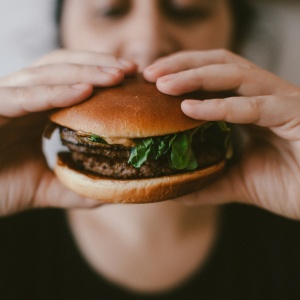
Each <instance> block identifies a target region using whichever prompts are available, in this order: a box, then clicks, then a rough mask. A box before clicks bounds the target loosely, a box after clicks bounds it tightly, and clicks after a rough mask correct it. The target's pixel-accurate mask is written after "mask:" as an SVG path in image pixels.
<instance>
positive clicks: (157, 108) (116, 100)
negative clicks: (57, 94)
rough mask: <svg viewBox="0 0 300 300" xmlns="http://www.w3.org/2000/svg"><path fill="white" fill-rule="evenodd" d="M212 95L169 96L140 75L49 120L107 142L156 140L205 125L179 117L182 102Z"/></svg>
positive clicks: (95, 93)
mask: <svg viewBox="0 0 300 300" xmlns="http://www.w3.org/2000/svg"><path fill="white" fill-rule="evenodd" d="M213 96H214V97H216V94H214V95H213V94H211V93H204V92H197V93H193V94H187V95H185V96H180V97H179V96H178V97H177V96H176V97H175V96H169V95H166V94H163V93H161V92H159V91H158V89H157V88H156V86H155V84H153V83H149V82H146V81H145V80H144V79H143V78H142V77H141V76H140V75H139V76H135V77H130V78H126V79H125V80H124V82H123V83H122V84H120V85H118V86H114V87H110V88H101V89H95V91H94V94H93V96H92V97H91V98H90V99H88V100H87V101H85V102H83V103H81V104H78V105H76V106H72V107H68V108H63V109H61V110H59V111H57V112H55V113H54V114H53V115H52V116H51V117H50V119H51V120H52V121H53V122H55V123H57V124H59V125H61V126H64V127H68V128H70V129H73V130H76V131H77V130H82V131H84V132H90V133H94V134H97V135H99V136H102V137H108V138H121V137H123V138H139V137H149V136H159V135H165V134H170V133H176V132H181V131H185V130H188V129H191V128H195V127H197V126H199V125H201V124H203V123H205V122H203V121H199V120H194V119H191V118H189V117H187V116H186V115H184V114H183V112H182V111H181V108H180V104H181V102H182V101H183V100H184V99H187V98H191V97H193V98H194V99H202V100H203V99H208V98H212V97H213Z"/></svg>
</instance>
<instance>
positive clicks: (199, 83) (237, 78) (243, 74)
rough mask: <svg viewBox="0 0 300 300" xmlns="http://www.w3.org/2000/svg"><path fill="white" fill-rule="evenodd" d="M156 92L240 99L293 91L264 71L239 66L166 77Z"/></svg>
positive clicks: (195, 70)
mask: <svg viewBox="0 0 300 300" xmlns="http://www.w3.org/2000/svg"><path fill="white" fill-rule="evenodd" d="M157 88H158V89H159V90H160V91H161V92H163V93H166V94H171V95H180V94H184V93H189V92H192V91H195V90H204V91H233V92H235V93H237V94H240V95H243V96H256V95H270V94H274V95H275V94H278V95H280V94H283V95H285V94H287V93H291V94H292V93H294V92H295V90H296V89H295V87H293V86H292V85H290V84H287V83H286V82H284V81H283V80H281V79H280V78H278V77H276V76H275V75H273V74H271V73H269V72H267V71H265V70H261V69H258V68H255V69H249V68H248V67H245V66H244V65H238V64H225V65H210V66H205V67H202V68H197V69H191V70H188V71H182V72H179V73H175V74H171V75H166V76H163V77H160V78H159V79H158V80H157Z"/></svg>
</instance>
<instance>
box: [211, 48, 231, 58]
mask: <svg viewBox="0 0 300 300" xmlns="http://www.w3.org/2000/svg"><path fill="white" fill-rule="evenodd" d="M215 52H216V55H217V56H219V57H220V58H221V59H225V58H228V57H231V56H232V53H231V52H230V51H229V50H227V49H225V48H219V49H216V50H215Z"/></svg>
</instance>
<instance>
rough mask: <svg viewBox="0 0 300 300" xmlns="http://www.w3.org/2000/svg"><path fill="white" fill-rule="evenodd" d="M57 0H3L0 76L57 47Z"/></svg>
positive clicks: (1, 9) (0, 24)
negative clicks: (55, 13)
mask: <svg viewBox="0 0 300 300" xmlns="http://www.w3.org/2000/svg"><path fill="white" fill-rule="evenodd" d="M54 3H55V0H1V1H0V16H1V17H0V77H1V76H4V75H6V74H9V73H11V72H13V71H16V70H18V69H20V68H23V67H25V66H27V65H29V64H30V63H31V62H33V61H34V60H35V59H37V58H39V57H41V56H42V55H43V54H45V53H47V52H49V51H50V50H52V49H54V48H55V43H56V29H55V24H54Z"/></svg>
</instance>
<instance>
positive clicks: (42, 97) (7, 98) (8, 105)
mask: <svg viewBox="0 0 300 300" xmlns="http://www.w3.org/2000/svg"><path fill="white" fill-rule="evenodd" d="M0 92H1V98H0V107H1V117H4V118H13V117H20V116H23V115H26V114H27V113H32V112H39V111H45V110H49V109H52V108H58V107H66V106H71V105H74V104H77V103H79V102H81V101H83V100H85V99H86V98H88V97H89V96H90V95H91V94H92V92H93V87H92V86H91V85H89V84H78V85H71V86H68V85H61V86H37V87H21V88H0Z"/></svg>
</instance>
